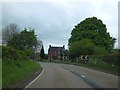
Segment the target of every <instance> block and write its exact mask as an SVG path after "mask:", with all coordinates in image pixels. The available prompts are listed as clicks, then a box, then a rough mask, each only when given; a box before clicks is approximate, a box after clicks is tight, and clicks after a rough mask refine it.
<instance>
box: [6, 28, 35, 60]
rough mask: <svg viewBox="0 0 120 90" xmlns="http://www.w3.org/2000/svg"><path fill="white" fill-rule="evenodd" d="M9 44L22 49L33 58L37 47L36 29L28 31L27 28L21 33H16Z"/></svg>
mask: <svg viewBox="0 0 120 90" xmlns="http://www.w3.org/2000/svg"><path fill="white" fill-rule="evenodd" d="M7 45H8V46H12V47H14V48H16V49H19V50H22V51H24V52H26V54H27V55H28V57H30V58H33V57H34V55H35V50H36V47H37V37H36V35H35V32H34V30H29V31H28V30H27V29H26V28H25V29H24V30H23V31H21V32H20V33H19V34H14V35H13V36H12V38H11V39H10V40H9V41H8V44H7Z"/></svg>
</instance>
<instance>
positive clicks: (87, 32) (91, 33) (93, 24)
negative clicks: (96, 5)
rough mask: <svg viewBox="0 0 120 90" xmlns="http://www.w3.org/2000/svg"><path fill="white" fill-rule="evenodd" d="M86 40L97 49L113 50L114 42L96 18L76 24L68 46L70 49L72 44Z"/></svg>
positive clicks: (103, 25) (104, 26)
mask: <svg viewBox="0 0 120 90" xmlns="http://www.w3.org/2000/svg"><path fill="white" fill-rule="evenodd" d="M86 38H88V39H90V40H91V41H92V42H93V43H94V44H95V45H96V46H98V47H105V48H106V50H108V51H111V50H112V49H113V47H114V43H115V40H116V39H115V38H112V37H111V36H110V35H109V33H108V32H107V28H106V25H105V24H103V22H102V21H101V20H100V19H97V18H96V17H91V18H86V19H85V20H83V21H82V22H80V23H79V24H77V25H76V26H75V27H74V28H73V30H72V32H71V37H70V39H69V41H68V45H69V47H70V46H71V44H72V43H73V42H75V41H80V40H83V39H86Z"/></svg>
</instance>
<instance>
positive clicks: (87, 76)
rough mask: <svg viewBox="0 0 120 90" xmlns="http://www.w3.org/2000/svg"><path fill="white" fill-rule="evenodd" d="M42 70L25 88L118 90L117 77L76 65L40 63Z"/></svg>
mask: <svg viewBox="0 0 120 90" xmlns="http://www.w3.org/2000/svg"><path fill="white" fill-rule="evenodd" d="M41 65H42V67H43V68H44V70H43V71H42V73H41V74H40V75H39V76H38V77H37V79H36V80H34V81H33V82H32V83H30V84H29V85H28V86H27V87H26V88H118V76H116V75H112V74H108V73H104V72H100V71H97V70H92V69H88V68H85V67H80V66H76V65H68V64H57V63H41Z"/></svg>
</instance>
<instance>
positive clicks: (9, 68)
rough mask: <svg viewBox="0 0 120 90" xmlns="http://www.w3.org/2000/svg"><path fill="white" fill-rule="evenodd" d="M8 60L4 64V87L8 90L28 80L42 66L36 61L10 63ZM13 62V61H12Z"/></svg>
mask: <svg viewBox="0 0 120 90" xmlns="http://www.w3.org/2000/svg"><path fill="white" fill-rule="evenodd" d="M7 61H8V60H5V62H3V63H2V87H3V88H7V87H11V86H12V85H14V84H16V83H18V82H20V81H22V80H24V79H26V78H27V77H28V76H30V75H31V74H32V73H33V72H34V71H36V70H37V69H38V68H41V66H40V64H39V63H37V62H35V61H30V60H24V61H19V60H18V61H13V62H14V63H13V62H12V63H8V62H7ZM11 61H12V60H11ZM6 62H7V63H6Z"/></svg>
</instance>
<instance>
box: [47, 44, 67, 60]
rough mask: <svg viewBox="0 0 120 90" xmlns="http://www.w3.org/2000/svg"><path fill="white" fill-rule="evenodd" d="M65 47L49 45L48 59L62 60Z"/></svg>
mask: <svg viewBox="0 0 120 90" xmlns="http://www.w3.org/2000/svg"><path fill="white" fill-rule="evenodd" d="M64 53H65V45H63V47H54V46H51V45H49V49H48V59H49V60H52V59H62V60H63V59H64Z"/></svg>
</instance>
